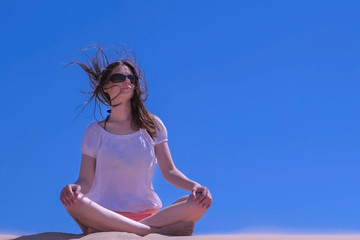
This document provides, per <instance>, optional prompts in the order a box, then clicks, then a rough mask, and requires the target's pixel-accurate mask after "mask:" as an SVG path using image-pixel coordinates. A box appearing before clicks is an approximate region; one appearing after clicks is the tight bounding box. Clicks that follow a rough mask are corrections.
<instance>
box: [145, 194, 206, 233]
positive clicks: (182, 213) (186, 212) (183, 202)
mask: <svg viewBox="0 0 360 240" xmlns="http://www.w3.org/2000/svg"><path fill="white" fill-rule="evenodd" d="M200 195H201V194H200ZM206 211H207V209H206V208H203V207H201V206H199V205H198V204H197V203H196V202H195V201H194V199H193V197H192V195H191V194H190V195H189V196H187V197H182V198H180V199H179V200H177V201H176V202H174V203H173V204H172V205H170V206H169V207H166V208H164V209H162V210H160V211H159V212H158V213H155V214H154V215H152V216H150V217H147V218H145V219H143V220H141V221H140V222H141V223H144V224H146V225H148V226H152V227H164V226H167V225H171V224H174V223H177V222H188V221H190V222H197V221H198V220H199V219H200V218H201V217H202V216H203V215H204V214H205V212H206Z"/></svg>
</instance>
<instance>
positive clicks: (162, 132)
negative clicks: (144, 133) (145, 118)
mask: <svg viewBox="0 0 360 240" xmlns="http://www.w3.org/2000/svg"><path fill="white" fill-rule="evenodd" d="M154 118H155V121H156V124H157V126H158V128H156V136H155V137H154V142H155V145H156V144H159V143H163V142H166V141H167V140H168V133H167V130H166V127H165V125H164V123H163V122H162V121H161V120H160V118H159V117H157V116H154Z"/></svg>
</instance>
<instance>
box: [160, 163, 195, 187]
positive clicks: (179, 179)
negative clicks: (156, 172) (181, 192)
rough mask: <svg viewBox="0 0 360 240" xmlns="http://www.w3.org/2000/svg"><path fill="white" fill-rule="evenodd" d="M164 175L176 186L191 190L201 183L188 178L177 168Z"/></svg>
mask: <svg viewBox="0 0 360 240" xmlns="http://www.w3.org/2000/svg"><path fill="white" fill-rule="evenodd" d="M164 177H165V179H166V181H167V182H169V183H170V184H172V185H174V186H175V187H178V188H181V189H185V190H188V191H191V190H192V189H193V188H194V187H195V186H196V185H200V184H199V183H197V182H195V181H192V180H190V179H189V178H187V177H186V176H185V175H184V174H183V173H182V172H180V171H179V170H178V169H177V168H174V169H172V170H170V171H169V172H168V173H167V174H166V176H164Z"/></svg>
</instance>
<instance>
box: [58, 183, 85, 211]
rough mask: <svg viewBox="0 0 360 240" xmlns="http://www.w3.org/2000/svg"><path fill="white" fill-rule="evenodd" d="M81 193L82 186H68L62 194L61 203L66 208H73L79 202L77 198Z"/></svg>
mask: <svg viewBox="0 0 360 240" xmlns="http://www.w3.org/2000/svg"><path fill="white" fill-rule="evenodd" d="M80 191H81V186H80V185H77V184H68V185H66V186H65V187H64V188H63V189H62V191H61V193H60V201H61V202H62V203H63V204H64V205H65V207H71V206H72V205H74V204H75V203H76V201H77V196H78V195H79V193H80Z"/></svg>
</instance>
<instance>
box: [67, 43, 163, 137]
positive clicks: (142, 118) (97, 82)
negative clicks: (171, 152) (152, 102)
mask: <svg viewBox="0 0 360 240" xmlns="http://www.w3.org/2000/svg"><path fill="white" fill-rule="evenodd" d="M96 49H97V51H96V54H95V56H94V57H90V56H89V55H87V54H86V53H85V55H86V57H87V58H88V60H90V61H88V62H87V64H85V63H82V62H80V61H74V62H70V63H68V64H67V65H66V66H65V67H67V66H69V65H73V64H76V65H78V66H80V67H81V68H82V69H83V70H84V71H85V73H86V74H87V76H88V77H89V80H90V87H91V91H89V92H83V93H85V94H89V95H91V96H90V98H89V100H88V101H87V103H86V104H85V106H84V107H83V109H84V108H85V107H86V106H87V105H88V104H89V103H90V102H91V101H92V100H94V102H95V106H94V116H95V115H96V109H101V108H100V105H101V104H103V105H105V106H109V107H114V106H118V105H112V104H111V99H110V95H109V94H108V93H106V92H105V91H104V86H105V85H106V84H107V83H108V82H109V81H110V78H109V77H110V73H111V72H112V71H113V70H114V69H115V68H116V67H118V66H120V65H123V66H126V67H128V68H129V69H130V70H131V72H132V73H133V75H134V76H135V77H136V84H135V89H134V95H133V97H132V98H131V99H130V103H131V114H132V118H131V119H132V120H131V126H132V127H133V128H134V129H140V128H143V129H146V131H147V132H148V133H149V135H150V136H151V138H153V139H154V137H155V136H156V128H158V126H157V124H156V121H155V119H154V116H153V114H151V113H150V112H149V111H147V109H146V107H145V105H144V102H145V101H146V100H147V97H148V91H147V85H146V80H145V76H144V74H143V72H142V71H141V69H140V67H139V66H138V64H137V63H136V59H135V57H131V56H130V55H129V54H128V52H127V51H126V50H124V49H122V50H121V53H119V51H117V50H115V52H116V53H117V55H118V57H119V58H118V59H117V60H116V61H112V62H111V61H110V60H109V58H108V57H107V56H106V54H105V51H104V50H103V49H102V48H101V47H100V46H96ZM108 112H111V111H108Z"/></svg>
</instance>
